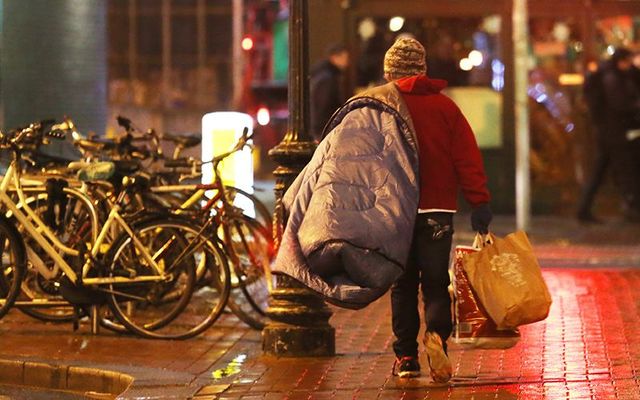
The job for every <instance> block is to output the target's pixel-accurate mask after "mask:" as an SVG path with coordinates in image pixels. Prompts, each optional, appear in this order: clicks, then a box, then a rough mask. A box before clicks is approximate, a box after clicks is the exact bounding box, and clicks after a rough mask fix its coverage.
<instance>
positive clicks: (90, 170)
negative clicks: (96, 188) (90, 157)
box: [78, 161, 116, 182]
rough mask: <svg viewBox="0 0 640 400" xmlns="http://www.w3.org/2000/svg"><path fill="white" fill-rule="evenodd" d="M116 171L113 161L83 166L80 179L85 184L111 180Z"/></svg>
mask: <svg viewBox="0 0 640 400" xmlns="http://www.w3.org/2000/svg"><path fill="white" fill-rule="evenodd" d="M115 171H116V166H115V164H114V163H112V162H111V161H100V162H95V163H90V164H87V165H84V166H82V167H81V168H80V169H79V170H78V179H80V180H81V181H83V182H89V181H106V180H109V179H110V178H111V177H112V176H113V174H114V173H115Z"/></svg>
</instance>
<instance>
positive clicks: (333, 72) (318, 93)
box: [310, 44, 349, 141]
mask: <svg viewBox="0 0 640 400" xmlns="http://www.w3.org/2000/svg"><path fill="white" fill-rule="evenodd" d="M348 66H349V52H348V51H347V49H346V47H344V46H343V45H341V44H336V45H333V46H331V47H330V48H329V49H328V51H327V58H326V59H325V60H323V61H321V62H320V63H318V64H317V65H316V66H315V67H314V68H313V70H312V71H311V82H310V92H311V136H312V137H313V138H314V139H316V140H317V141H320V140H321V139H322V137H321V136H322V130H323V128H324V126H325V124H326V123H327V121H328V120H329V118H330V117H331V115H332V114H333V113H334V112H335V111H336V110H337V109H338V108H339V107H340V106H341V105H342V104H343V103H344V101H345V100H346V97H345V96H344V94H343V93H342V92H343V91H342V73H343V71H344V70H345V69H347V67H348Z"/></svg>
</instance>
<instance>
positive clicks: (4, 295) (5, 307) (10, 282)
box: [0, 215, 27, 318]
mask: <svg viewBox="0 0 640 400" xmlns="http://www.w3.org/2000/svg"><path fill="white" fill-rule="evenodd" d="M0 244H1V245H2V248H1V250H2V255H1V256H2V257H1V258H0V260H2V269H1V270H0V271H1V272H2V273H1V274H0V299H2V300H3V301H2V302H0V318H2V317H4V316H5V315H6V314H7V312H9V309H11V307H12V306H13V304H14V303H15V301H16V299H17V298H18V295H19V294H20V285H21V283H22V279H23V278H24V275H25V271H26V269H27V256H26V249H25V245H24V241H23V239H22V236H20V233H19V232H18V229H17V228H16V226H15V224H12V223H11V222H10V221H9V220H8V218H6V217H5V216H3V215H2V216H0ZM7 250H9V251H8V252H7ZM5 256H6V257H5ZM5 259H8V261H9V264H8V265H6V266H5Z"/></svg>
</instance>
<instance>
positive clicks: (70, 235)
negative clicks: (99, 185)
mask: <svg viewBox="0 0 640 400" xmlns="http://www.w3.org/2000/svg"><path fill="white" fill-rule="evenodd" d="M44 190H45V189H44V188H41V189H37V190H29V191H28V192H27V193H28V194H29V195H30V197H29V198H28V199H27V205H28V206H29V207H30V208H31V209H32V210H33V211H34V212H35V214H36V215H38V216H39V217H40V218H41V220H42V221H43V222H44V223H45V224H46V225H47V227H48V228H49V229H50V230H51V231H52V232H53V233H54V234H55V235H56V237H57V238H58V239H59V240H60V241H61V242H62V243H63V244H65V245H66V246H68V247H70V248H74V249H80V248H81V247H84V248H85V249H88V248H89V247H90V246H91V245H92V244H93V242H95V239H96V237H97V232H98V226H97V225H98V224H99V222H98V220H97V219H96V218H97V216H96V217H94V215H95V211H94V210H91V209H90V208H91V207H93V206H92V201H91V199H89V198H87V197H86V196H84V195H82V194H81V193H80V192H78V191H76V190H74V189H70V188H65V189H64V190H63V191H62V193H61V194H60V195H59V196H60V198H58V199H56V201H55V205H54V204H50V203H49V200H48V195H47V193H46V192H43V191H44ZM25 237H26V240H25V245H26V248H27V253H26V255H27V259H28V261H27V270H26V274H25V277H24V279H23V280H22V283H21V292H22V293H21V295H20V300H28V301H33V302H34V303H38V304H39V305H40V307H29V306H20V307H19V309H20V311H22V312H23V313H25V314H27V315H29V316H31V317H33V318H36V319H39V320H41V321H47V322H69V321H72V320H73V319H74V318H75V315H74V309H73V306H71V305H68V306H57V307H42V306H44V305H46V303H47V302H51V301H56V302H59V301H63V300H64V298H63V297H62V295H61V293H60V290H59V288H60V285H59V283H58V281H59V279H60V278H62V276H63V274H62V270H61V269H60V268H59V267H58V266H57V265H56V264H55V262H54V261H53V259H52V258H51V257H49V256H48V255H47V253H46V252H44V251H43V250H42V249H41V248H40V246H39V245H38V244H37V243H36V242H35V240H33V239H31V238H29V236H28V235H25ZM65 259H66V261H67V262H68V263H69V264H70V265H72V266H74V267H75V268H78V269H79V267H80V266H81V265H82V263H83V262H84V257H83V256H82V255H80V256H76V257H70V256H65Z"/></svg>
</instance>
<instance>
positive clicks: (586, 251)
mask: <svg viewBox="0 0 640 400" xmlns="http://www.w3.org/2000/svg"><path fill="white" fill-rule="evenodd" d="M466 225H468V218H467V216H464V215H461V216H458V217H456V230H457V233H456V237H457V239H456V240H457V241H458V242H459V243H467V242H469V241H470V240H471V239H472V237H473V234H472V233H471V232H469V231H468V230H467V229H468V228H467V226H466ZM492 228H493V229H494V231H495V232H496V233H497V234H499V235H502V234H505V233H507V232H510V231H513V230H514V227H513V218H509V217H497V218H496V221H495V223H494V224H493V226H492ZM638 238H640V226H638V225H631V224H621V223H619V221H611V222H609V223H608V224H606V225H604V226H594V227H587V228H584V227H582V226H580V225H578V224H577V223H575V222H573V221H569V220H563V219H559V218H536V219H534V223H533V227H532V230H531V239H532V241H533V243H534V246H535V249H536V252H537V254H538V256H539V258H540V261H541V264H542V265H543V266H545V269H544V276H545V279H546V280H547V283H548V285H549V288H550V290H551V293H552V296H553V300H554V303H553V306H552V309H551V314H550V315H549V318H548V319H547V320H546V321H544V322H541V323H537V324H533V325H530V326H525V327H523V328H522V339H521V341H520V343H518V345H516V346H515V347H514V348H512V349H508V350H465V349H463V348H461V347H459V346H457V345H455V344H453V345H451V347H450V355H451V360H452V362H453V365H454V375H455V376H454V379H453V380H452V382H451V384H450V385H444V386H442V385H441V386H437V385H434V384H432V383H431V380H430V379H429V378H428V377H422V378H419V379H415V380H404V379H398V378H395V377H393V376H392V375H391V366H392V364H393V358H394V357H393V353H392V350H391V343H392V341H393V337H392V334H391V327H390V320H391V316H390V308H389V298H388V296H385V297H383V298H382V299H380V300H379V301H377V302H375V303H374V304H372V305H370V306H369V307H367V308H365V309H364V310H360V311H349V310H343V309H338V308H333V310H334V316H333V317H332V319H331V324H332V326H334V327H335V328H336V342H337V343H336V345H337V353H338V354H337V355H336V356H335V357H328V358H313V359H310V358H306V359H275V358H269V357H264V356H262V354H261V341H260V333H259V332H256V331H252V330H250V329H248V328H246V327H245V326H244V325H243V324H242V323H241V322H239V321H238V320H237V319H236V318H235V317H234V316H233V315H230V314H226V315H225V316H223V318H222V320H220V321H218V323H216V325H215V326H214V327H213V328H212V329H211V330H209V331H208V332H206V334H204V335H202V336H200V337H197V338H195V339H191V340H187V341H178V342H168V341H152V340H143V339H137V338H134V337H129V336H121V335H114V334H111V333H108V332H106V331H103V332H101V333H100V335H98V336H92V335H90V334H89V326H88V325H87V324H83V325H81V328H80V330H79V331H78V332H73V331H72V330H71V326H70V325H52V324H44V323H41V322H38V321H35V320H33V319H30V318H29V317H27V316H24V315H22V314H21V313H20V312H19V311H17V310H14V311H12V312H11V313H10V314H9V315H8V316H7V317H5V318H4V319H2V320H0V338H1V340H2V346H1V347H0V359H3V360H13V364H11V363H9V362H7V361H4V362H1V363H0V377H2V376H3V375H7V374H8V373H9V372H8V371H13V372H12V373H13V374H14V376H15V378H16V379H22V381H23V382H25V383H34V382H35V383H37V382H43V381H45V382H46V381H47V379H48V380H49V381H50V380H52V379H53V378H52V377H53V375H54V373H53V372H55V373H56V374H58V375H57V376H58V380H61V379H62V380H65V381H66V382H67V383H68V382H69V381H70V380H73V379H76V380H78V379H79V377H80V375H78V373H79V372H82V371H87V374H88V375H87V376H86V378H83V379H93V380H94V382H95V385H96V387H97V389H93V391H94V392H100V391H107V390H100V387H101V386H100V385H102V387H106V386H108V385H107V384H106V383H105V382H107V381H108V380H109V379H112V378H113V377H114V376H118V378H117V379H119V380H120V382H125V383H127V384H128V383H129V382H130V380H131V379H133V383H132V384H131V385H130V386H129V388H128V389H127V390H126V391H124V393H123V394H122V395H121V396H120V398H131V399H134V398H144V399H188V398H194V399H200V400H203V399H290V400H294V399H352V398H356V399H405V400H406V399H471V398H473V399H474V400H478V399H525V400H529V399H532V400H533V399H552V400H556V399H597V400H601V399H625V400H633V399H640V320H639V319H640V308H639V307H638V305H639V304H640V289H638V288H640V245H639V244H638V242H639V241H640V239H638ZM25 361H27V362H26V363H25ZM421 364H422V365H423V367H424V366H426V365H427V364H426V360H422V362H421ZM45 366H48V370H47V368H45ZM9 367H12V368H13V369H12V368H9ZM69 367H73V368H69ZM16 368H17V369H16ZM91 370H93V371H103V372H102V374H103V375H101V376H100V375H99V376H97V377H96V375H95V374H94V375H91V374H90V373H89V372H90V371H91ZM16 371H17V372H16ZM47 371H49V374H47V373H46V372H47ZM52 371H53V372H52ZM61 371H66V372H61ZM104 371H113V372H111V373H110V374H111V375H109V373H106V372H104ZM38 374H40V375H38ZM60 374H62V378H61V377H60ZM425 375H426V376H428V374H425ZM74 376H76V378H73V377H74ZM84 383H87V381H84ZM89 383H90V382H89ZM72 386H73V385H71V387H72ZM85 386H88V385H85ZM125 386H126V385H125ZM78 387H81V386H78ZM78 387H77V388H78ZM83 390H84V391H87V390H91V389H83ZM0 393H1V392H0ZM93 396H94V398H95V396H98V395H97V393H93ZM1 397H2V396H0V398H1ZM111 397H113V396H111ZM25 398H28V397H25ZM98 398H109V396H106V395H102V396H100V397H98Z"/></svg>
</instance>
